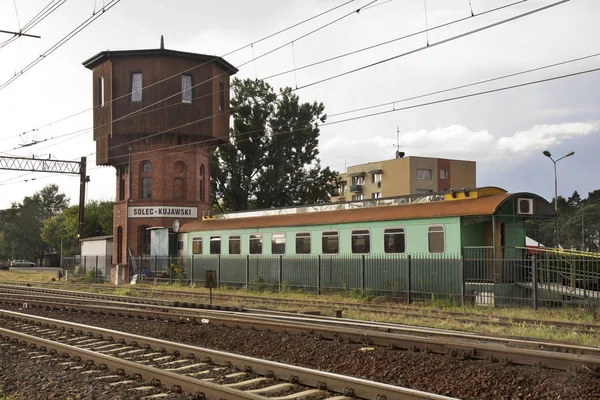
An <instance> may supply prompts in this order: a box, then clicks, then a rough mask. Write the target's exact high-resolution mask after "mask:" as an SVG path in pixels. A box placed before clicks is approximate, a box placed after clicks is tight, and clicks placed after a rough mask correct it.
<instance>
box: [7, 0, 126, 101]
mask: <svg viewBox="0 0 600 400" xmlns="http://www.w3.org/2000/svg"><path fill="white" fill-rule="evenodd" d="M120 1H121V0H110V2H109V3H108V4H107V6H106V7H105V8H103V9H102V12H101V13H97V14H94V15H92V16H91V17H89V18H87V19H86V20H85V21H83V22H82V23H81V24H79V25H78V26H77V27H76V28H75V29H73V30H72V31H71V32H69V33H68V34H67V35H66V36H64V37H63V38H62V39H60V40H59V41H58V42H56V43H55V44H54V45H53V46H51V47H50V48H49V49H48V50H46V51H45V52H44V53H42V54H40V55H39V57H38V58H36V59H35V60H34V61H32V62H30V63H29V64H27V65H26V66H25V67H24V68H23V69H21V70H20V71H19V72H18V73H16V74H15V75H13V76H12V77H11V78H9V79H8V80H7V81H5V82H4V83H2V84H0V90H2V89H5V88H6V87H7V86H8V85H10V84H11V83H13V82H14V81H16V80H17V79H19V78H20V77H21V76H23V74H25V73H26V72H27V71H29V70H30V69H32V68H33V67H35V66H36V65H37V64H39V63H40V62H41V61H42V60H44V59H45V58H47V57H48V56H49V55H50V54H52V53H54V52H55V51H56V50H58V49H59V48H60V47H62V46H63V45H64V44H65V43H67V42H68V41H70V40H71V39H72V38H74V37H75V36H76V35H77V34H78V33H79V32H81V31H82V30H84V29H85V28H87V27H88V26H89V25H90V24H92V23H93V22H94V21H95V20H97V19H98V18H100V17H101V16H102V15H104V13H105V12H106V11H108V10H110V9H111V8H113V7H114V6H115V5H117V4H118V3H119V2H120Z"/></svg>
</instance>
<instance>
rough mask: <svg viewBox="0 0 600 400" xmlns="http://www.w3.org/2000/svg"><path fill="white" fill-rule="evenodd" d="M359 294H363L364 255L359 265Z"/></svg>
mask: <svg viewBox="0 0 600 400" xmlns="http://www.w3.org/2000/svg"><path fill="white" fill-rule="evenodd" d="M360 293H361V294H363V295H364V294H365V255H364V254H363V255H362V260H361V263H360Z"/></svg>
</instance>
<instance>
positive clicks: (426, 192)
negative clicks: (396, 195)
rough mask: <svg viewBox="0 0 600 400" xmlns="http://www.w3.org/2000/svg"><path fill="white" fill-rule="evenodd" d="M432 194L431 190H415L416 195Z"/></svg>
mask: <svg viewBox="0 0 600 400" xmlns="http://www.w3.org/2000/svg"><path fill="white" fill-rule="evenodd" d="M429 193H433V190H432V189H417V194H429Z"/></svg>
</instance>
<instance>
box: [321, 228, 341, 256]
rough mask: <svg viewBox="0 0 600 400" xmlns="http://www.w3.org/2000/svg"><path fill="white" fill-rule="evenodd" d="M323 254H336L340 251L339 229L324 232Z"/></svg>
mask: <svg viewBox="0 0 600 400" xmlns="http://www.w3.org/2000/svg"><path fill="white" fill-rule="evenodd" d="M322 245H323V254H335V253H339V251H340V234H339V233H338V231H326V232H323V241H322Z"/></svg>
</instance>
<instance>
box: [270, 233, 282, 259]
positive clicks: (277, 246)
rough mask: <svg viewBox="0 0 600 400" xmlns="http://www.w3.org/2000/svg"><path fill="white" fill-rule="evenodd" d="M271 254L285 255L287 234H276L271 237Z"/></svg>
mask: <svg viewBox="0 0 600 400" xmlns="http://www.w3.org/2000/svg"><path fill="white" fill-rule="evenodd" d="M271 254H285V233H274V234H273V236H272V237H271Z"/></svg>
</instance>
